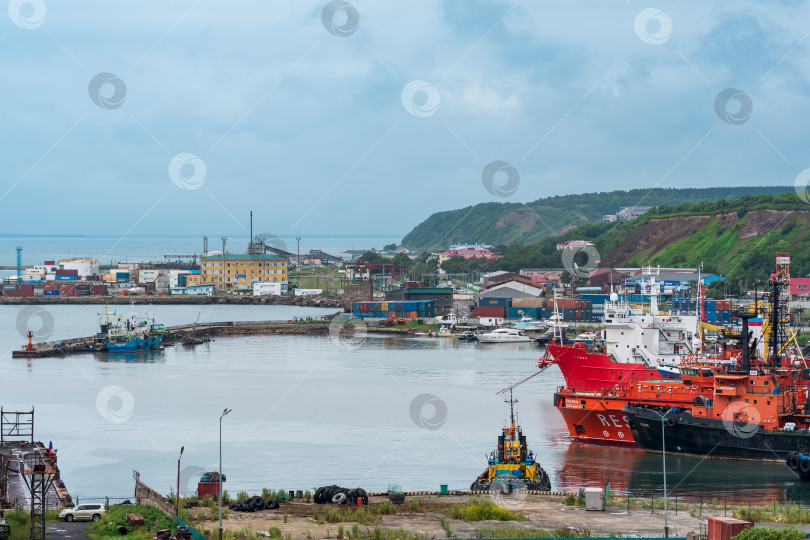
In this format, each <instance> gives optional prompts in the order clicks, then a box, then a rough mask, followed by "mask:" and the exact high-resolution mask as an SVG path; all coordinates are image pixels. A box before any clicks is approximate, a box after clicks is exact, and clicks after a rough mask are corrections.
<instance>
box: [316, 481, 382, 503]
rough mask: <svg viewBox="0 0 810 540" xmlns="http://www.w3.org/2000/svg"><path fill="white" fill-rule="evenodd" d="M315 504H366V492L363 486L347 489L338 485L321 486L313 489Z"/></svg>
mask: <svg viewBox="0 0 810 540" xmlns="http://www.w3.org/2000/svg"><path fill="white" fill-rule="evenodd" d="M312 500H313V501H314V502H315V504H328V503H331V504H368V493H366V490H365V489H363V488H359V487H358V488H354V489H348V488H344V487H340V486H335V485H332V486H323V487H319V488H318V489H317V490H315V496H314V497H313V498H312Z"/></svg>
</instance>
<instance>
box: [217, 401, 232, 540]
mask: <svg viewBox="0 0 810 540" xmlns="http://www.w3.org/2000/svg"><path fill="white" fill-rule="evenodd" d="M229 412H231V409H227V408H226V409H223V411H222V414H221V415H219V497H218V499H219V540H222V418H223V417H224V416H225V415H226V414H228V413H229Z"/></svg>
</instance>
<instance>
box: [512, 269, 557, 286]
mask: <svg viewBox="0 0 810 540" xmlns="http://www.w3.org/2000/svg"><path fill="white" fill-rule="evenodd" d="M563 272H565V268H522V269H521V270H519V272H518V273H519V274H520V275H521V276H526V277H527V278H529V279H531V280H532V281H534V282H535V283H545V282H548V281H556V282H558V283H559V281H560V276H562V274H563Z"/></svg>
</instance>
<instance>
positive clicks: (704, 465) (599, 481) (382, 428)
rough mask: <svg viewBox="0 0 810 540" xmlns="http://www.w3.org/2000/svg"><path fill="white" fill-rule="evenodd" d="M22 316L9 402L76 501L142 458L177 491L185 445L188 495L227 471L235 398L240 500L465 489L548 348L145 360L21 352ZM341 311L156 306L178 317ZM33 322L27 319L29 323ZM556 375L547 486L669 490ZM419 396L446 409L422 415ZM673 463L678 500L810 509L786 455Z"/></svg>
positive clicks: (121, 484)
mask: <svg viewBox="0 0 810 540" xmlns="http://www.w3.org/2000/svg"><path fill="white" fill-rule="evenodd" d="M99 308H100V306H62V305H60V306H48V307H47V313H48V314H50V315H51V316H52V317H53V321H54V322H53V330H52V335H51V339H58V338H66V337H75V336H82V335H89V334H91V333H93V332H94V331H95V324H96V317H95V314H96V313H97V312H98V311H99ZM117 309H118V310H119V312H121V311H128V309H129V308H127V307H124V308H123V309H122V308H121V306H117ZM21 310H22V307H19V306H0V320H3V321H5V323H6V324H4V325H2V327H0V344H2V346H3V356H2V359H0V365H2V368H1V369H2V373H3V381H4V382H5V384H3V390H2V395H0V404H2V405H3V407H4V408H5V409H6V410H8V409H15V410H24V409H27V408H29V407H30V406H31V405H34V406H35V407H36V411H37V412H36V428H37V431H36V438H37V439H38V440H42V441H44V442H45V443H46V444H47V442H48V440H53V443H54V446H55V447H56V448H58V449H59V450H58V456H59V459H60V468H61V470H62V477H63V479H64V480H65V483H66V484H67V486H68V489H69V490H70V491H71V493H73V494H74V496H76V495H78V496H80V497H93V496H104V495H107V496H127V495H129V494H131V492H132V488H133V482H132V478H131V472H132V470H133V469H135V470H138V471H140V472H141V475H142V478H143V479H144V481H146V482H147V483H148V484H150V485H152V486H153V487H154V488H156V489H159V490H161V491H164V492H168V491H169V490H170V488H171V486H173V485H174V483H175V481H176V480H175V475H176V471H177V457H178V453H179V449H180V447H181V446H185V454H184V455H183V459H182V468H183V483H182V484H183V485H182V486H181V491H184V492H185V491H187V490H188V489H192V490H193V489H194V488H195V487H196V481H197V479H198V477H199V473H200V472H202V471H203V470H215V469H216V468H217V466H218V465H217V460H218V427H219V424H218V418H219V414H220V412H221V411H222V410H223V408H225V407H228V408H232V409H233V412H232V413H231V414H230V415H228V416H226V417H225V419H224V421H223V424H222V427H223V443H222V454H223V471H224V472H225V474H226V475H227V477H228V481H227V483H226V487H227V489H228V490H229V491H230V492H231V493H235V492H236V491H241V490H245V491H256V490H259V489H261V488H262V487H270V488H275V489H278V488H283V489H308V488H312V487H314V486H319V485H323V484H331V483H336V484H339V485H346V486H356V485H361V486H363V487H365V488H366V489H369V490H379V489H385V488H386V487H387V486H388V485H389V484H399V485H401V486H402V487H403V488H404V489H407V490H419V489H431V490H435V489H438V487H439V484H442V483H446V484H449V486H450V488H451V489H467V488H468V487H469V485H470V483H471V482H472V480H473V479H474V478H475V477H476V476H477V475H478V474H480V472H481V471H482V470H483V467H484V464H485V456H486V454H488V453H489V452H490V451H491V450H492V449H493V448H494V447H495V444H496V440H497V436H498V435H499V433H500V429H501V427H502V426H503V423H504V421H505V419H506V416H507V412H508V411H507V408H506V407H505V405H504V403H503V399H502V397H501V396H498V395H496V392H497V391H498V390H500V389H501V388H503V387H506V386H508V385H509V384H511V383H513V382H516V381H519V380H520V379H522V378H524V377H525V376H527V375H529V374H531V373H532V372H533V371H534V370H535V367H536V361H537V359H538V357H539V356H540V354H541V351H540V350H539V349H538V348H537V347H535V346H534V345H531V344H517V345H495V346H487V345H478V344H469V343H459V342H456V341H455V340H449V339H432V338H400V337H378V336H370V337H368V338H367V340H366V341H365V342H364V343H363V344H362V346H361V347H360V348H358V349H357V350H347V349H345V348H343V347H340V346H338V345H337V344H336V343H335V342H334V341H332V340H330V339H329V338H328V337H307V336H247V337H240V338H221V339H217V340H215V341H213V342H211V343H209V344H205V345H200V346H197V347H196V348H193V349H187V348H183V347H181V346H177V347H168V348H167V349H166V350H165V351H162V352H152V353H145V354H137V355H134V354H133V355H120V356H109V355H101V354H90V353H88V354H83V355H76V356H71V357H69V358H61V359H60V358H52V359H34V360H30V361H29V360H11V358H10V350H11V349H12V348H15V347H18V346H20V345H21V344H22V343H23V341H24V340H23V338H22V337H21V335H20V334H19V333H18V330H17V328H16V325H15V321H16V320H17V317H18V314H20V313H21ZM330 311H333V310H316V309H309V308H295V307H286V306H159V307H156V308H154V313H155V315H156V316H157V317H158V318H159V319H160V320H161V321H163V322H165V323H167V324H178V323H184V322H193V321H194V320H197V318H198V317H199V320H200V321H206V320H207V321H212V320H220V321H221V320H271V319H287V318H290V317H293V316H306V315H311V316H319V315H321V314H324V313H328V312H330ZM26 313H27V312H26ZM45 318H46V319H47V318H48V316H47V315H46V316H45ZM37 324H38V322H37V321H35V320H34V319H32V326H33V327H36V326H37ZM43 330H44V329H43ZM561 383H562V377H561V376H560V374H559V372H558V371H556V370H549V372H546V373H543V374H542V375H540V376H538V377H536V378H534V379H532V380H531V381H529V382H527V383H525V384H523V385H522V386H520V387H519V388H518V389H517V391H516V394H515V396H516V397H517V398H518V399H519V400H520V403H519V405H518V412H519V418H520V423H521V424H522V426H523V428H524V431H525V434H526V435H527V437H528V441H529V445H530V447H531V448H532V449H533V450H534V451H535V452H536V453H537V455H538V459H539V460H540V462H541V464H542V465H543V467H544V468H545V469H546V470H547V471H548V473H549V475H550V477H551V481H552V485H553V488H554V489H565V490H574V489H577V488H579V487H581V486H584V485H589V486H601V485H604V483H605V482H607V481H610V483H611V486H612V487H613V489H617V490H619V491H624V490H627V489H630V490H632V491H634V492H636V493H639V494H641V493H642V492H644V493H649V492H650V491H653V490H656V491H658V492H659V493H660V488H661V480H662V476H661V456H660V455H655V454H645V453H644V452H642V451H640V450H630V449H618V448H609V447H597V446H588V445H580V444H577V443H572V442H570V441H569V439H568V436H567V430H566V429H565V426H564V424H563V422H562V419H561V417H560V415H559V413H558V412H557V411H556V410H555V409H554V407H553V406H552V394H553V392H554V389H555V388H556V386H557V385H559V384H561ZM422 394H431V395H433V396H436V399H438V400H440V402H435V405H431V404H427V405H425V406H424V407H423V408H422V409H421V411H419V410H417V411H415V412H412V411H411V408H412V403H413V402H414V399H415V398H417V396H420V395H422ZM445 408H446V415H445V414H443V413H442V411H443V410H444V409H445ZM437 411H438V413H440V417H438V418H435V417H436V415H437ZM420 413H421V414H420ZM414 418H415V419H414ZM442 420H443V422H442ZM423 426H426V427H423ZM434 428H435V429H434ZM667 472H668V475H667V480H668V485H669V488H670V490H671V492H672V493H673V494H675V493H677V494H679V495H680V496H682V497H684V496H694V497H697V496H698V495H700V494H703V495H704V497H708V496H715V497H719V498H722V497H723V496H724V495H729V497H730V498H731V497H735V498H736V499H737V500H744V499H747V497H749V496H750V497H751V498H752V499H753V500H755V501H756V500H758V499H760V500H761V499H767V500H784V499H787V498H789V499H792V500H802V501H808V502H810V488H808V487H807V486H805V485H804V484H802V483H801V482H800V481H799V480H797V479H796V478H795V477H794V475H793V474H791V473H790V471H789V470H788V469H787V467H785V466H784V465H783V464H781V463H747V462H734V461H721V460H700V459H697V458H688V457H676V456H668V457H667ZM187 486H188V487H187ZM673 490H674V491H673Z"/></svg>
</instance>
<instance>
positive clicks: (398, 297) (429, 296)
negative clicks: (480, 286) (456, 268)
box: [385, 287, 453, 315]
mask: <svg viewBox="0 0 810 540" xmlns="http://www.w3.org/2000/svg"><path fill="white" fill-rule="evenodd" d="M385 299H386V300H393V301H404V302H410V301H417V300H433V302H434V304H433V305H434V308H435V310H436V315H445V314H447V313H449V312H450V310H452V309H453V289H451V288H449V287H409V288H402V289H394V290H393V291H388V292H387V293H385Z"/></svg>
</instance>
